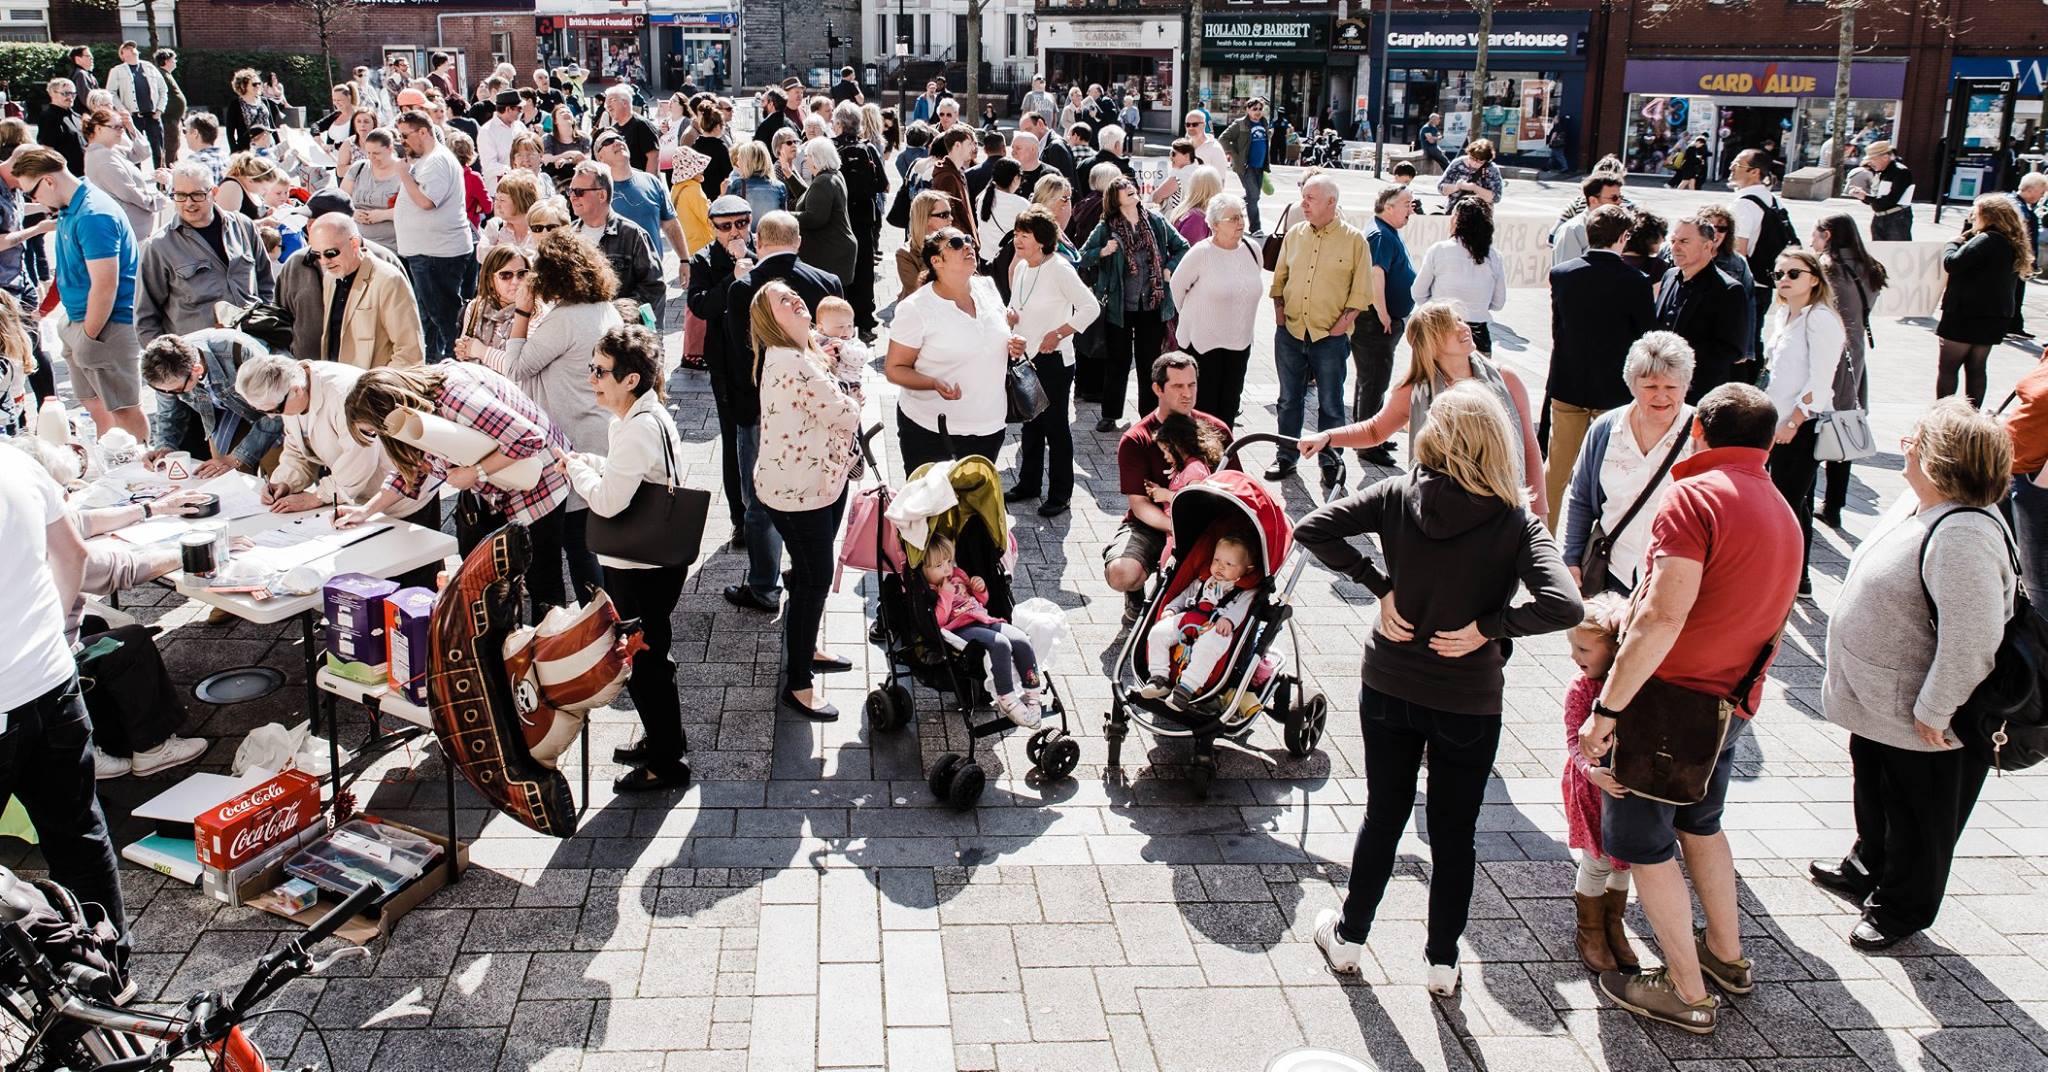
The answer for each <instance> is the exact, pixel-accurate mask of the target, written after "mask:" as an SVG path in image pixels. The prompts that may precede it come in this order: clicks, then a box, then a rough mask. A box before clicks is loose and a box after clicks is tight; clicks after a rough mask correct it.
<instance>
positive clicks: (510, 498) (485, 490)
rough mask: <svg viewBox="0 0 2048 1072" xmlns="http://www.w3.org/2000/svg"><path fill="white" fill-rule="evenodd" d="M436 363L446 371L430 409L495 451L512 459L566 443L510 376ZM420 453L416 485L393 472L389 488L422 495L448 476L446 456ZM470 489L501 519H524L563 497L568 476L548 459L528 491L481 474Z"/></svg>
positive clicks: (531, 520)
mask: <svg viewBox="0 0 2048 1072" xmlns="http://www.w3.org/2000/svg"><path fill="white" fill-rule="evenodd" d="M436 367H437V368H439V369H441V370H442V371H443V372H444V373H445V374H446V375H447V381H446V383H444V384H443V386H442V388H441V397H440V399H439V405H438V406H436V407H435V412H436V413H437V414H438V415H439V416H441V417H444V418H446V419H448V420H451V421H454V422H455V423H456V424H459V425H462V426H464V427H466V428H474V429H476V430H477V431H479V432H482V433H484V434H485V435H488V436H490V437H491V438H492V439H495V440H497V441H498V452H499V453H500V454H503V455H505V456H506V457H507V458H511V459H514V460H518V459H520V458H530V457H532V456H533V455H536V454H547V453H549V450H548V448H550V447H560V448H562V449H563V450H568V449H569V437H567V436H565V435H563V434H562V430H561V429H560V428H557V427H555V422H553V421H551V420H549V419H548V415H547V414H546V413H543V412H541V408H540V407H539V406H536V405H534V404H533V400H532V399H530V398H527V397H526V395H525V393H524V392H522V391H520V390H519V388H518V387H516V386H514V385H513V383H512V381H511V380H508V379H506V378H505V377H503V376H500V375H498V374H497V373H495V372H492V371H491V370H490V369H487V368H484V367H483V366H481V365H472V364H468V363H462V362H454V361H450V362H446V363H443V364H441V365H438V366H436ZM426 458H427V465H428V469H427V475H426V477H425V478H424V479H422V480H421V481H420V486H419V487H418V488H416V489H415V488H413V487H411V486H409V485H408V484H407V483H406V480H405V477H404V476H402V475H401V474H399V473H396V472H393V473H392V474H391V479H390V481H389V482H388V486H389V487H390V488H391V490H393V491H396V492H398V493H399V494H400V495H404V496H405V497H407V498H409V499H425V498H426V496H428V495H430V494H432V493H433V492H434V490H435V489H437V488H439V487H440V486H441V484H442V482H443V481H445V480H447V478H448V460H447V459H446V458H442V457H439V456H437V455H433V454H428V455H427V456H426ZM470 490H471V491H472V492H474V493H475V494H476V495H479V496H481V497H482V498H483V500H484V502H486V503H488V504H490V507H491V509H493V510H496V511H497V512H499V513H501V514H503V515H505V518H506V520H508V521H518V522H521V523H523V524H528V525H530V524H532V523H534V522H535V521H537V520H539V519H541V518H543V517H546V516H547V515H548V514H549V513H550V512H552V511H553V510H554V509H555V508H556V507H558V506H561V505H562V503H563V502H565V501H567V500H568V498H569V478H568V477H566V476H564V475H562V474H561V473H560V472H557V471H556V470H555V468H554V466H552V465H550V466H548V468H546V469H545V470H543V471H542V474H541V478H540V483H538V484H535V485H534V486H533V490H531V491H512V490H509V489H506V488H501V487H498V486H497V485H496V484H492V483H490V482H489V481H487V480H479V481H477V482H476V485H475V486H474V487H472V488H471V489H470Z"/></svg>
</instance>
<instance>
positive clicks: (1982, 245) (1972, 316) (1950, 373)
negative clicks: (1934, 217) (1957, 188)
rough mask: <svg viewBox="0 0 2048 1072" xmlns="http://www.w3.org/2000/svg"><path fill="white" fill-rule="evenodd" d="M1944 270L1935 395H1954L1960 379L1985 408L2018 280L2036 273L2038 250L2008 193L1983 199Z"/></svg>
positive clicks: (1952, 242) (1946, 259) (1944, 256)
mask: <svg viewBox="0 0 2048 1072" xmlns="http://www.w3.org/2000/svg"><path fill="white" fill-rule="evenodd" d="M1941 266H1942V270H1943V271H1945V272H1947V273H1948V287H1947V289H1945V290H1943V291H1942V295H1941V319H1940V321H1939V322H1937V323H1936V324H1935V325H1934V334H1935V337H1936V339H1938V340H1939V342H1940V350H1941V364H1940V366H1939V368H1938V369H1937V370H1936V372H1935V375H1934V397H1936V398H1947V397H1948V396H1949V395H1952V394H1954V393H1955V391H1956V381H1957V379H1958V378H1959V377H1960V378H1961V380H1962V383H1963V390H1964V393H1965V394H1967V395H1968V396H1969V398H1970V402H1971V404H1972V405H1976V406H1982V405H1983V404H1984V390H1985V376H1986V368H1985V366H1986V365H1987V364H1988V363H1989V362H1990V360H1991V348H1992V347H1994V346H1996V345H1998V344H1999V343H2001V342H2003V341H2005V334H2006V331H2007V330H2008V329H2009V328H2010V327H2011V326H2012V318H2013V298H2014V296H2015V293H2016V288H2015V287H2014V281H2015V280H2016V279H2024V278H2026V277H2027V276H2030V275H2032V274H2034V250H2033V247H2032V246H2029V245H2027V231H2026V227H2025V225H2024V224H2022V223H2021V222H2020V218H2019V213H2018V212H2015V211H2014V210H2013V207H2012V202H2011V200H2009V199H2008V198H2007V197H2006V196H2005V195H2004V194H1985V195H1983V196H1981V197H1979V198H1977V200H1976V202H1975V203H1974V204H1972V205H1971V206H1970V215H1969V218H1968V219H1967V220H1965V221H1964V224H1963V230H1962V233H1961V234H1958V235H1957V236H1956V237H1955V238H1953V239H1951V240H1950V241H1949V244H1948V249H1947V250H1945V251H1944V252H1943V253H1942V255H1941Z"/></svg>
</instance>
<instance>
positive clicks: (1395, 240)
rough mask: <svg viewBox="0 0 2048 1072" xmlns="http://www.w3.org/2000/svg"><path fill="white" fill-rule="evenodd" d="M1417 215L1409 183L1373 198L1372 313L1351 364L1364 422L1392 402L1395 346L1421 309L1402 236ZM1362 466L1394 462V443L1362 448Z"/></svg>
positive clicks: (1360, 330) (1369, 233) (1354, 400)
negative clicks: (1411, 317)
mask: <svg viewBox="0 0 2048 1072" xmlns="http://www.w3.org/2000/svg"><path fill="white" fill-rule="evenodd" d="M1414 215H1415V195H1413V194H1411V193H1409V192H1408V190H1407V188H1406V187H1403V186H1389V187H1386V188H1385V189H1382V190H1381V191H1380V192H1379V194H1378V196H1376V197H1375V198H1373V217H1372V222H1371V223H1370V224H1368V225H1367V226H1366V228H1365V245H1366V249H1367V250H1368V251H1369V252H1370V253H1371V254H1372V315H1370V316H1361V317H1359V318H1358V324H1357V326H1356V327H1353V328H1352V329H1351V364H1352V367H1353V369H1354V371H1356V373H1357V374H1358V383H1357V386H1356V387H1354V388H1353V392H1352V396H1351V419H1352V420H1355V421H1362V420H1366V419H1368V418H1370V417H1371V416H1372V415H1373V414H1375V413H1378V412H1379V411H1380V407H1381V406H1382V405H1384V404H1385V403H1386V399H1387V385H1388V384H1389V383H1392V382H1393V379H1394V347H1395V346H1396V345H1398V344H1399V343H1400V341H1401V332H1402V331H1403V330H1404V329H1405V328H1406V327H1407V322H1408V314H1409V313H1411V312H1413V311H1414V310H1415V294H1414V286H1415V264H1414V262H1412V261H1410V260H1409V259H1408V246H1407V244H1406V243H1404V242H1402V241H1401V228H1403V227H1406V226H1408V220H1409V219H1410V218H1411V217H1413V216H1414ZM1358 461H1359V464H1361V465H1382V466H1387V467H1389V468H1391V467H1392V466H1393V464H1394V451H1393V448H1391V447H1389V446H1387V445H1386V444H1385V443H1382V444H1380V445H1379V446H1377V447H1369V448H1367V449H1365V450H1361V451H1359V452H1358Z"/></svg>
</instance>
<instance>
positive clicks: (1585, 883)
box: [1564, 593, 1639, 972]
mask: <svg viewBox="0 0 2048 1072" xmlns="http://www.w3.org/2000/svg"><path fill="white" fill-rule="evenodd" d="M1626 615H1627V608H1626V607H1625V606H1624V605H1623V604H1622V602H1621V600H1620V599H1619V598H1618V597H1616V596H1614V595H1613V594H1611V593H1602V594H1601V595H1597V596H1594V597H1593V598H1592V599H1589V600H1587V601H1586V617H1585V620H1584V621H1582V622H1580V623H1579V624H1578V625H1577V626H1576V627H1574V628H1573V629H1572V630H1571V632H1570V633H1569V634H1567V636H1569V637H1570V639H1571V645H1572V661H1573V662H1575V663H1577V664H1579V679H1578V680H1577V681H1574V682H1572V684H1571V687H1570V688H1569V689H1566V690H1565V694H1564V737H1565V752H1566V756H1567V757H1568V758H1567V762H1566V763H1565V768H1564V815H1565V827H1566V829H1567V831H1569V841H1568V844H1570V846H1571V847H1572V848H1574V849H1577V850H1579V879H1578V885H1577V888H1576V889H1575V890H1574V891H1573V893H1572V900H1573V902H1575V903H1576V904H1577V906H1578V916H1579V937H1578V944H1579V959H1580V960H1581V961H1583V962H1584V963H1585V965H1586V967H1587V968H1588V969H1589V970H1592V971H1595V972H1604V971H1615V970H1617V969H1619V970H1621V971H1625V972H1633V971H1636V970H1637V969H1638V967H1639V965H1638V962H1637V960H1636V955H1635V952H1634V951H1633V950H1631V949H1630V948H1629V944H1628V933H1627V932H1626V931H1625V930H1623V929H1622V925H1621V917H1622V913H1623V912H1625V911H1627V909H1628V885H1629V879H1628V865H1627V864H1625V863H1622V862H1621V861H1619V860H1614V859H1611V858H1609V857H1608V855H1607V852H1606V847H1605V842H1603V841H1602V840H1601V837H1600V801H1601V794H1602V793H1606V794H1608V795H1611V796H1616V797H1618V796H1621V795H1623V794H1624V793H1627V792H1628V790H1626V789H1623V788H1622V787H1621V783H1619V782H1617V781H1615V780H1614V775H1613V774H1612V773H1610V772H1609V770H1608V769H1607V768H1606V767H1596V766H1594V765H1593V764H1591V763H1590V762H1588V761H1587V759H1586V757H1585V754H1584V753H1582V752H1580V751H1579V727H1580V726H1583V725H1585V723H1586V719H1587V718H1588V717H1590V716H1591V715H1592V713H1593V701H1594V700H1595V699H1597V698H1598V697H1599V695H1600V687H1601V685H1603V684H1604V683H1605V682H1606V681H1607V670H1608V668H1609V667H1611V666H1613V665H1614V653H1615V651H1616V649H1617V648H1619V647H1620V644H1621V639H1620V632H1621V623H1622V619H1623V618H1624V617H1625V616H1626Z"/></svg>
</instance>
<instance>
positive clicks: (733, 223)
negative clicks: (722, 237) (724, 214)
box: [711, 219, 748, 231]
mask: <svg viewBox="0 0 2048 1072" xmlns="http://www.w3.org/2000/svg"><path fill="white" fill-rule="evenodd" d="M747 223H748V221H747V220H745V219H736V220H712V221H711V229H712V230H714V231H744V230H746V229H747Z"/></svg>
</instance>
